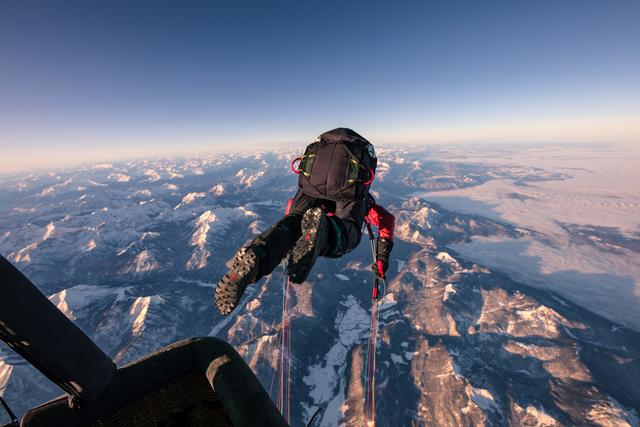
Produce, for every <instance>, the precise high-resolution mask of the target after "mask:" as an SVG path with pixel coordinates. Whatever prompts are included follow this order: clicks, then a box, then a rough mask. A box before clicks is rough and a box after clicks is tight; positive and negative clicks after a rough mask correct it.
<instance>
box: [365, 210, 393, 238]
mask: <svg viewBox="0 0 640 427" xmlns="http://www.w3.org/2000/svg"><path fill="white" fill-rule="evenodd" d="M365 221H367V222H368V223H369V224H373V225H374V226H376V227H377V228H378V234H379V235H380V237H382V238H385V239H389V240H393V229H394V228H395V226H396V218H395V217H394V216H393V215H392V214H391V213H389V211H387V210H386V209H385V208H383V207H382V206H380V205H376V204H374V205H373V206H372V207H371V209H369V213H367V216H366V217H365Z"/></svg>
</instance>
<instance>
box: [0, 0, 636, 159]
mask: <svg viewBox="0 0 640 427" xmlns="http://www.w3.org/2000/svg"><path fill="white" fill-rule="evenodd" d="M638 22H640V2H637V1H588V0H586V1H585V0H581V1H527V2H525V1H522V2H521V1H517V2H516V1H486V2H485V1H483V2H479V1H473V2H461V1H448V2H444V1H442V2H431V1H418V2H411V1H398V2H391V1H385V2H376V1H335V2H334V1H323V2H320V1H301V0H299V1H256V2H249V1H97V0H83V1H62V2H48V1H38V2H32V1H15V0H14V1H4V2H1V3H0V143H1V144H2V148H3V152H4V153H5V155H4V156H2V157H3V158H4V160H0V171H6V170H12V169H19V168H23V167H31V166H48V165H51V166H54V165H58V164H59V163H63V162H73V161H86V160H92V159H96V160H98V159H105V158H106V159H108V158H126V157H128V156H140V155H165V154H171V153H178V152H189V151H206V150H224V149H237V148H239V147H249V146H263V147H268V146H271V145H274V144H285V143H292V144H293V143H296V144H300V143H304V142H305V141H309V140H311V139H313V137H314V136H315V135H316V134H318V133H320V132H322V131H324V130H327V129H330V128H333V127H336V126H349V127H353V128H354V129H356V130H357V131H359V132H361V133H362V134H364V135H365V136H367V137H369V138H370V139H371V140H372V141H374V142H381V143H394V142H397V143H403V142H411V143H416V142H425V143H449V142H450V143H457V142H494V141H499V142H510V141H513V142H522V141H621V142H634V141H637V140H638V137H640V125H638V124H636V123H635V122H636V121H637V122H640V49H639V48H638V45H639V42H640V25H638Z"/></svg>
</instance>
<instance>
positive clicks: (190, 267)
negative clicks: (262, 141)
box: [0, 150, 640, 426]
mask: <svg viewBox="0 0 640 427" xmlns="http://www.w3.org/2000/svg"><path fill="white" fill-rule="evenodd" d="M385 155H386V156H387V158H390V159H395V161H394V162H391V161H389V163H381V165H380V169H381V173H380V174H379V176H380V179H381V181H380V182H379V183H378V186H377V187H375V188H376V189H377V190H379V191H380V193H379V197H378V198H379V201H380V202H381V203H382V204H384V205H386V206H387V207H388V208H389V210H391V211H392V212H393V213H394V214H395V215H396V218H397V239H396V247H395V249H394V253H393V257H394V260H393V261H392V265H391V268H390V274H389V281H388V283H387V286H386V295H385V299H384V303H383V304H382V305H380V306H379V310H380V329H379V339H378V348H377V370H376V382H377V389H376V390H377V392H376V424H377V425H379V426H400V425H401V426H405V425H406V426H423V425H424V426H432V425H438V426H468V425H480V426H481V425H487V426H494V425H512V426H526V425H531V426H535V425H538V426H553V425H614V426H618V425H630V426H637V425H638V423H639V420H638V412H639V411H640V391H639V390H640V389H639V388H638V387H637V385H638V384H640V334H639V333H637V332H635V331H632V330H630V329H627V328H624V327H621V326H619V325H616V324H615V323H613V322H610V321H608V320H606V319H604V318H602V317H599V316H597V315H595V314H593V313H591V312H589V311H587V310H585V309H584V308H581V307H580V306H577V305H575V304H572V303H570V302H568V301H566V300H564V299H562V298H560V297H558V296H556V295H555V294H552V293H550V292H546V291H542V290H539V289H535V288H532V287H529V286H527V285H526V284H523V283H518V282H515V281H513V280H511V279H510V278H509V277H507V276H505V275H503V274H500V273H497V272H494V271H491V270H489V269H487V268H485V267H484V266H482V265H477V264H473V263H470V262H467V261H465V260H464V259H462V258H461V257H460V256H458V255H457V254H456V253H455V252H454V251H452V250H451V249H449V248H448V247H447V246H448V245H450V244H454V243H461V242H466V241H469V240H470V239H471V237H473V236H505V237H509V238H513V239H518V238H521V237H523V236H531V235H532V234H535V232H533V231H531V230H524V229H520V228H516V227H514V226H512V225H510V224H507V223H501V222H499V221H494V220H490V219H487V218H483V217H480V216H473V215H463V214H459V213H456V212H451V211H447V210H445V209H442V208H441V207H439V206H438V205H435V204H431V203H429V202H428V201H426V200H424V199H423V198H421V197H419V196H415V194H414V193H415V192H416V191H420V190H421V189H424V188H438V189H442V188H458V187H460V186H472V185H478V184H480V183H482V182H486V181H488V180H491V179H494V178H495V177H496V176H507V175H509V174H511V175H513V178H514V179H518V180H521V181H522V182H523V183H524V184H523V185H526V182H528V181H538V180H541V179H565V178H566V177H565V176H558V175H555V174H551V173H547V172H545V171H540V170H529V169H527V170H519V171H518V170H515V171H514V170H513V169H510V170H506V169H500V170H496V169H495V168H494V169H492V168H489V167H487V166H482V165H473V164H464V165H456V164H451V163H442V162H437V161H425V160H423V158H427V157H428V153H426V152H423V151H415V150H405V151H403V150H397V151H394V152H393V153H391V152H387V153H385V152H384V151H383V150H381V152H380V153H379V157H380V158H381V159H383V158H385V157H384V156H385ZM400 158H403V159H404V158H408V159H410V160H407V161H404V160H403V161H402V162H401V161H400V160H398V159H400ZM164 162H165V163H160V164H153V163H146V164H137V163H132V164H127V165H112V166H111V169H109V170H103V169H97V170H85V171H70V172H60V173H59V174H58V175H60V178H59V179H57V180H56V179H55V178H53V179H54V181H55V182H54V183H53V184H52V183H51V182H49V181H50V180H51V179H49V180H47V179H46V177H40V176H34V177H31V178H20V179H22V181H20V179H19V178H12V179H11V180H5V181H4V182H2V183H1V184H2V185H0V188H2V190H1V191H0V205H1V206H3V207H2V210H1V211H0V218H1V221H0V223H1V224H2V226H1V227H0V250H1V251H2V254H3V255H4V256H8V257H9V258H11V257H13V261H14V262H16V264H17V266H18V267H19V268H21V269H22V270H23V271H25V272H26V273H27V274H28V275H29V276H30V277H31V278H32V279H33V280H34V281H36V283H37V284H38V285H39V286H40V287H41V289H42V290H43V291H44V292H45V293H47V294H49V295H51V300H52V301H53V302H54V303H55V304H56V305H58V307H59V308H60V309H61V310H63V311H64V312H65V313H66V314H67V316H69V317H70V318H72V319H73V320H74V321H75V322H76V323H77V324H78V325H79V326H80V327H81V328H82V329H83V330H84V331H85V332H87V333H88V334H89V335H90V336H91V337H92V338H93V339H94V340H95V341H96V342H97V343H98V345H100V347H101V348H102V349H103V350H105V351H106V352H108V353H109V354H110V355H111V356H112V357H114V359H115V360H116V361H117V362H118V363H119V364H125V363H128V362H129V361H132V360H135V359H137V358H138V357H141V356H142V355H144V354H146V353H148V352H151V351H153V350H155V349H157V348H159V347H161V346H163V345H165V344H167V343H169V342H172V341H175V340H178V339H181V338H185V337H189V336H197V335H216V336H219V337H221V338H224V339H227V340H228V341H230V342H231V344H233V345H234V346H235V347H236V348H237V349H238V351H239V352H240V353H241V354H242V355H243V357H244V358H245V360H246V361H247V362H248V363H249V365H250V366H251V367H252V368H253V369H254V371H255V372H256V373H257V375H258V376H259V378H260V380H261V381H262V384H263V385H264V387H265V388H266V389H267V391H270V393H271V395H272V396H273V398H274V400H277V397H278V391H277V389H278V376H279V375H278V372H277V371H278V369H279V360H280V331H281V316H282V295H283V289H284V287H285V285H286V282H285V279H284V275H283V268H281V267H278V268H277V269H276V270H275V271H274V272H273V273H272V274H271V275H270V276H268V277H266V278H265V279H263V280H262V281H260V282H259V283H258V284H256V285H252V286H250V287H249V288H248V290H247V293H246V295H245V297H244V298H243V302H242V304H241V306H240V307H239V308H238V309H237V311H236V312H234V313H233V314H232V315H231V316H230V317H227V318H221V317H220V316H219V315H218V314H217V312H215V310H214V309H213V306H212V287H213V286H214V285H215V283H216V281H217V279H218V278H219V277H220V276H221V274H222V273H223V272H224V262H225V261H226V260H227V259H229V258H230V257H231V256H232V254H233V253H234V251H235V250H236V249H237V248H238V247H239V246H240V245H241V244H242V243H243V242H244V241H246V240H247V239H249V238H251V237H252V236H253V235H255V233H257V232H258V231H261V230H264V229H265V228H266V227H267V226H268V225H269V224H270V223H271V222H273V221H275V220H276V219H277V218H278V217H279V216H280V215H281V214H282V209H283V206H284V205H285V202H286V197H287V195H288V194H291V191H292V188H294V185H295V182H294V179H293V177H291V176H290V175H288V174H287V173H286V166H287V162H288V156H287V155H285V154H278V153H276V154H265V155H262V156H254V155H251V156H249V155H247V156H219V157H215V158H211V159H200V160H194V159H189V160H179V161H178V160H176V161H174V162H173V163H171V162H169V163H167V161H164ZM415 162H418V164H416V163H415ZM154 171H155V173H156V174H154V173H153V172H154ZM196 171H197V173H196ZM261 172H265V173H262V174H261ZM118 174H119V175H118ZM67 175H68V176H69V178H68V177H67ZM110 176H111V177H112V178H109V177H110ZM123 176H127V177H129V180H127V181H126V182H125V178H124V177H123ZM171 176H173V178H170V177H171ZM177 176H182V177H177ZM67 179H72V180H73V181H72V182H73V184H65V185H61V184H63V183H65V182H66V181H67ZM23 181H24V182H23ZM21 182H23V184H24V186H18V184H19V183H21ZM91 182H95V183H97V184H100V185H94V186H92V184H91ZM56 185H57V186H56ZM71 186H73V188H71ZM83 187H84V188H83ZM15 188H22V190H16V189H15ZM50 188H53V190H48V189H50ZM79 188H83V189H82V190H79ZM142 190H148V193H146V192H142ZM43 193H45V194H43ZM201 193H203V194H204V195H201ZM38 194H42V195H41V196H38ZM187 196H189V197H187ZM105 207H106V208H108V209H107V210H106V211H105V210H102V209H103V208H105ZM50 224H52V225H53V226H54V229H53V230H52V229H51V226H50ZM587 231H589V230H587ZM596 231H598V230H596ZM585 232H586V231H585V230H577V231H576V233H577V234H576V235H577V236H580V233H585ZM590 232H594V233H595V231H594V230H590ZM598 232H600V233H604V231H603V230H599V231H598ZM44 236H46V238H44V239H43V237H44ZM599 236H600V235H599ZM600 237H601V238H602V236H600ZM365 239H366V238H365ZM365 239H363V240H365ZM611 239H613V237H612V238H611ZM92 241H93V244H91V243H90V242H92ZM607 242H608V243H611V242H613V240H612V241H611V242H609V241H607ZM617 242H618V243H619V242H620V241H619V240H618V241H617ZM614 243H615V242H614ZM626 243H629V242H626ZM141 254H142V255H141ZM370 256H371V255H370V251H369V247H368V242H366V241H363V242H362V244H361V245H360V247H359V248H358V249H357V250H355V251H354V252H352V253H350V254H348V255H347V256H345V257H343V258H342V259H338V260H332V259H320V260H319V261H318V263H317V264H316V266H315V268H314V270H313V271H312V274H311V275H310V277H309V279H308V281H307V282H305V283H303V284H301V285H293V289H292V291H293V292H292V295H293V296H292V298H293V306H294V318H293V323H292V328H293V339H292V349H291V352H292V358H291V395H290V407H291V424H292V425H301V424H305V423H306V422H308V421H309V419H310V418H311V416H312V415H313V413H315V412H316V410H317V409H318V408H320V413H319V415H318V417H317V420H316V423H315V425H323V426H333V425H348V426H366V425H367V420H366V419H365V416H364V389H365V384H364V382H363V377H364V375H363V373H364V366H365V357H366V348H367V339H368V335H369V321H370V310H371V299H370V295H371V259H370ZM27 257H28V258H27ZM57 272H60V273H57ZM54 273H55V274H54ZM0 351H1V352H0V392H1V393H2V394H3V395H4V397H5V398H6V399H7V400H8V401H9V402H10V403H12V404H13V405H14V407H15V408H16V409H17V410H18V411H19V412H23V411H24V410H25V409H26V408H28V407H30V406H32V405H35V404H38V403H40V402H42V401H44V400H46V399H49V398H51V397H53V396H54V395H56V394H57V393H58V392H57V391H56V390H55V388H54V387H53V386H51V385H50V384H48V383H47V381H46V380H45V379H44V378H43V377H42V376H40V375H39V374H37V373H36V372H35V370H33V369H32V368H30V367H28V366H27V365H26V364H24V363H23V362H22V361H20V360H19V358H18V357H17V356H15V355H13V354H12V353H10V351H9V350H8V349H6V348H5V347H2V348H1V350H0Z"/></svg>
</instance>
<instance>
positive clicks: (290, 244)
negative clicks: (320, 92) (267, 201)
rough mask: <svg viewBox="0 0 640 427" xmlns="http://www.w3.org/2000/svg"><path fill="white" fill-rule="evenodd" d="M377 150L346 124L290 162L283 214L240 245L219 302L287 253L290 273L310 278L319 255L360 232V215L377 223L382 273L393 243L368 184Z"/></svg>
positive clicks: (235, 299)
mask: <svg viewBox="0 0 640 427" xmlns="http://www.w3.org/2000/svg"><path fill="white" fill-rule="evenodd" d="M376 165H377V158H376V154H375V150H374V148H373V145H372V144H371V143H370V142H369V141H367V140H366V139H365V138H364V137H362V136H361V135H359V134H358V133H356V132H354V131H353V130H351V129H347V128H337V129H334V130H331V131H328V132H325V133H323V134H322V135H320V136H319V137H318V138H317V140H316V141H315V142H314V143H312V144H310V145H309V146H307V149H306V150H305V153H304V155H303V156H301V157H299V158H297V159H295V160H294V162H292V165H291V167H292V169H293V171H294V172H295V173H297V174H298V176H299V179H298V191H297V193H296V195H295V196H294V197H293V199H291V200H290V201H289V204H288V207H287V212H286V214H285V217H284V218H282V219H281V220H280V221H278V222H277V223H276V224H274V225H273V226H271V227H270V228H269V229H267V230H266V231H265V232H263V233H262V234H260V235H259V236H257V237H256V238H255V239H254V240H253V241H252V242H250V243H249V244H248V245H246V246H244V247H243V248H241V249H240V250H239V251H238V253H237V254H236V255H235V256H234V258H232V259H231V260H230V261H229V263H228V264H227V265H228V267H229V272H228V273H227V274H225V275H224V277H223V278H222V279H221V280H220V283H219V284H218V286H217V288H216V290H215V302H216V307H217V308H218V310H219V311H220V313H221V314H223V315H227V314H229V313H231V311H233V309H234V308H235V307H236V306H237V305H238V303H239V301H240V297H241V296H242V294H243V293H244V290H245V288H246V287H247V285H249V284H250V283H255V282H257V281H258V280H260V278H262V277H264V276H266V275H268V274H270V273H271V272H272V271H273V269H274V268H275V267H276V266H277V265H278V264H279V263H280V262H281V261H282V259H284V257H285V256H287V254H288V253H289V254H290V256H289V262H288V271H287V274H288V275H289V277H290V278H291V280H292V281H293V282H294V283H302V282H303V281H304V280H306V278H307V276H308V275H309V272H310V271H311V268H312V267H313V265H314V263H315V260H316V259H317V257H318V256H325V257H331V258H337V257H340V256H342V255H344V254H346V253H347V252H350V251H351V250H353V249H354V248H355V247H356V246H357V245H358V243H360V239H361V237H362V225H363V221H365V220H366V221H368V222H370V223H371V224H373V225H375V226H377V227H378V228H379V235H380V236H379V238H378V245H377V247H378V254H377V260H376V266H375V270H376V274H378V275H379V276H381V277H383V276H384V274H385V272H386V269H387V266H388V260H389V255H390V253H391V250H392V248H393V227H394V218H393V215H391V214H390V213H389V212H387V211H386V210H385V209H384V208H382V207H381V206H379V205H376V204H375V201H374V200H373V197H371V195H370V194H369V187H370V185H371V183H372V182H373V179H374V177H375V169H376Z"/></svg>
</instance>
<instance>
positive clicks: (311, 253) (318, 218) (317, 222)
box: [288, 208, 328, 283]
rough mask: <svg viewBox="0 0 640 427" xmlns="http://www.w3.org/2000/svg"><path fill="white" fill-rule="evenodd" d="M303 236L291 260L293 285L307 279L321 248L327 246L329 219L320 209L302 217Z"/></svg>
mask: <svg viewBox="0 0 640 427" xmlns="http://www.w3.org/2000/svg"><path fill="white" fill-rule="evenodd" d="M301 227H302V236H300V238H299V239H298V241H297V242H296V244H295V246H294V247H293V250H292V251H291V257H290V259H289V269H288V274H289V278H290V279H291V281H292V282H293V283H302V282H304V281H305V280H306V279H307V276H308V275H309V273H310V272H311V268H312V267H313V264H314V263H315V261H316V259H317V258H318V255H319V250H320V248H323V247H325V246H326V245H327V239H328V236H327V233H326V228H327V218H326V217H325V216H324V212H323V211H322V209H320V208H314V209H310V210H308V211H307V212H305V213H304V216H303V217H302V224H301Z"/></svg>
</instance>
